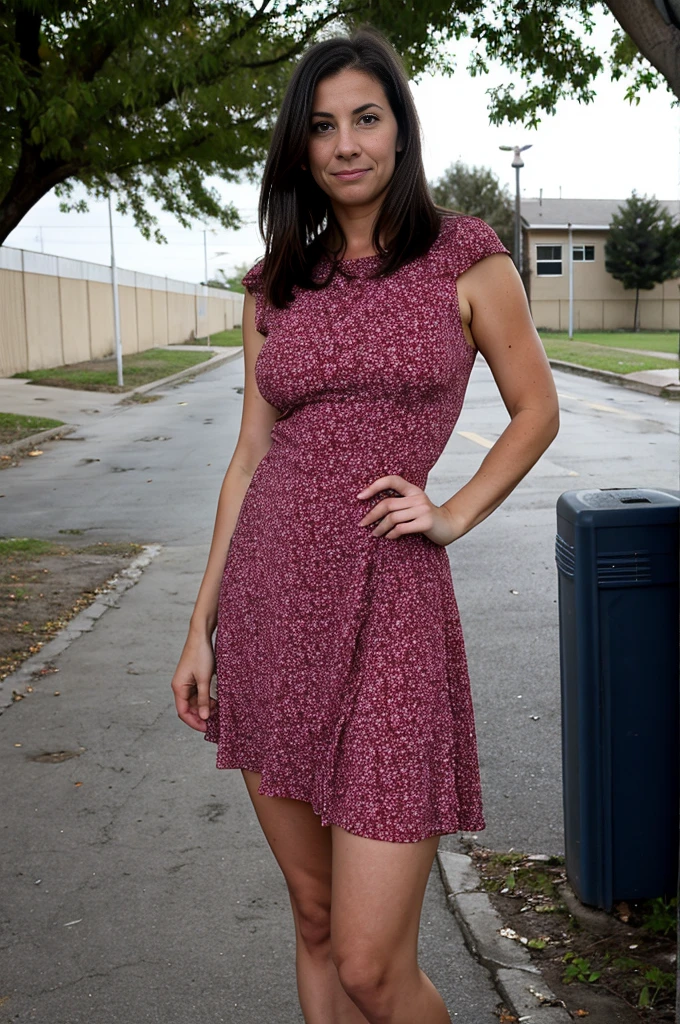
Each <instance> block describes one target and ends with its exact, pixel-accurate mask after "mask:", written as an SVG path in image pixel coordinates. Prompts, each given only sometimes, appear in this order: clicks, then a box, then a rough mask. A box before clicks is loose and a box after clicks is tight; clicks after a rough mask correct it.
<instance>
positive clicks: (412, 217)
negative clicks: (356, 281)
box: [259, 27, 440, 308]
mask: <svg viewBox="0 0 680 1024" xmlns="http://www.w3.org/2000/svg"><path fill="white" fill-rule="evenodd" d="M345 69H352V70H358V71H364V72H366V74H368V75H371V76H372V77H373V78H375V79H377V81H378V82H380V84H381V85H382V87H383V89H384V90H385V95H386V96H387V99H388V101H389V104H390V107H391V108H392V111H393V113H394V116H395V118H396V121H397V125H398V134H399V139H400V141H401V143H402V149H401V150H400V151H399V152H397V153H396V158H395V169H394V174H393V175H392V178H391V180H390V183H389V185H388V187H387V190H386V192H385V197H384V199H383V202H382V205H381V207H380V210H379V212H378V216H377V218H376V223H375V227H374V230H373V245H374V247H375V250H376V252H377V254H378V255H379V256H381V257H383V258H382V260H381V261H380V265H379V270H378V273H379V274H390V273H393V272H394V271H395V270H397V269H398V268H399V267H401V266H403V265H404V264H405V263H407V262H409V261H410V260H413V259H415V258H416V257H418V256H421V255H423V254H424V253H426V252H427V250H428V249H429V248H430V246H431V245H432V243H433V242H434V240H435V239H436V237H437V235H438V234H439V227H440V217H439V214H438V212H437V208H436V207H435V204H434V202H433V200H432V197H431V196H430V192H429V189H428V186H427V180H426V178H425V171H424V168H423V160H422V153H421V147H420V123H419V121H418V114H417V112H416V108H415V104H414V102H413V98H412V96H411V93H410V91H409V88H408V80H407V77H406V74H405V72H404V69H403V66H402V64H401V61H400V60H399V58H398V56H397V54H396V53H395V52H394V50H393V49H392V47H391V46H390V44H389V43H388V42H387V40H386V39H385V38H384V37H383V36H382V35H381V34H380V33H379V32H377V31H376V30H375V29H372V28H370V27H362V28H359V29H357V30H356V31H355V32H353V33H352V35H351V36H338V37H336V38H333V39H327V40H325V41H323V42H320V43H316V44H315V45H314V46H311V47H310V48H309V49H308V50H307V51H306V52H305V54H304V55H303V57H302V59H301V60H300V62H299V64H298V65H297V67H296V68H295V71H294V72H293V75H292V77H291V79H290V82H289V84H288V88H287V90H286V94H285V96H284V99H283V103H282V105H281V111H280V113H279V117H278V119H277V122H276V125H275V127H274V132H273V135H272V141H271V146H270V148H269V154H268V157H267V162H266V165H265V170H264V176H263V179H262V189H261V193H260V209H259V224H260V231H261V233H262V236H263V237H264V239H265V246H266V248H265V256H264V261H263V266H262V283H263V286H264V294H265V297H266V299H267V301H269V302H270V303H271V304H272V305H274V306H277V307H279V308H283V307H284V306H286V305H287V304H288V303H289V302H290V301H291V299H292V297H293V285H298V286H300V287H302V288H320V287H324V285H326V284H327V283H328V281H329V280H330V279H331V277H332V276H333V273H334V272H335V270H336V267H337V260H339V259H342V257H343V255H344V253H345V251H346V245H347V241H346V239H345V236H344V234H343V232H342V229H341V228H340V225H339V224H338V222H337V219H336V217H335V214H334V212H333V207H332V204H331V201H330V198H329V196H327V195H326V193H325V192H324V191H323V189H321V188H319V186H318V185H317V183H316V182H315V181H314V178H313V177H312V175H311V173H310V172H309V171H303V170H302V168H301V166H300V165H301V164H303V163H305V162H306V160H307V145H308V140H309V131H310V119H311V113H312V101H313V97H314V90H315V88H316V86H317V84H318V83H319V82H320V81H321V80H322V79H324V78H328V77H329V76H331V75H335V74H337V73H338V72H339V71H344V70H345ZM331 234H332V235H333V236H334V237H335V238H338V239H340V243H341V244H340V248H339V250H337V251H335V252H333V253H332V257H333V258H332V260H331V270H330V273H329V274H328V275H327V276H326V277H325V278H324V279H323V280H321V281H320V280H318V279H314V278H313V277H312V271H313V269H314V267H315V265H316V264H317V263H318V262H319V260H320V259H321V258H322V257H324V256H327V255H328V250H327V248H326V246H325V245H324V242H325V241H326V240H327V239H328V238H329V236H330V235H331ZM383 242H384V244H383Z"/></svg>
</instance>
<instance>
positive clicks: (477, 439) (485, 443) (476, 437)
mask: <svg viewBox="0 0 680 1024" xmlns="http://www.w3.org/2000/svg"><path fill="white" fill-rule="evenodd" d="M458 433H459V434H460V436H461V437H466V438H467V439H468V441H474V443H475V444H481V446H482V448H493V446H494V444H495V443H496V442H495V441H489V440H487V438H486V437H482V435H481V434H475V433H474V432H473V431H472V430H459V431H458Z"/></svg>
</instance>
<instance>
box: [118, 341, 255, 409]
mask: <svg viewBox="0 0 680 1024" xmlns="http://www.w3.org/2000/svg"><path fill="white" fill-rule="evenodd" d="M242 352H243V346H239V347H238V348H237V349H236V350H235V351H232V352H227V353H222V352H220V353H219V354H218V355H216V356H213V357H212V358H211V359H206V360H204V361H203V362H202V363H196V365H195V366H187V368H186V370H179V371H178V372H177V373H172V374H170V376H169V377H161V379H160V380H152V381H150V382H149V383H148V384H140V385H139V387H138V388H132V390H131V391H126V392H125V394H123V395H121V396H120V399H119V400H118V402H116V405H122V404H124V402H125V400H126V399H127V398H129V397H130V395H146V394H147V392H149V391H156V390H157V389H158V388H164V387H167V386H168V385H169V384H174V383H176V382H177V381H180V380H185V379H186V378H187V377H197V376H198V375H199V374H201V373H207V371H208V370H214V369H215V368H216V367H217V366H220V365H221V364H222V363H228V362H229V360H230V359H237V358H238V356H240V355H241V353H242Z"/></svg>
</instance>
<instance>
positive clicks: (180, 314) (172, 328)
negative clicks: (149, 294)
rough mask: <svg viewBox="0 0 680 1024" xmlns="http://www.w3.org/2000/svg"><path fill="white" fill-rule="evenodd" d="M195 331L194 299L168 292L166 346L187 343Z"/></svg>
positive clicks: (189, 296)
mask: <svg viewBox="0 0 680 1024" xmlns="http://www.w3.org/2000/svg"><path fill="white" fill-rule="evenodd" d="M195 330H196V297H195V296H194V295H182V294H181V293H180V292H168V344H169V345H173V344H177V342H180V341H187V340H188V338H189V336H190V334H191V332H192V331H195Z"/></svg>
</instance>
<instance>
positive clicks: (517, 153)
mask: <svg viewBox="0 0 680 1024" xmlns="http://www.w3.org/2000/svg"><path fill="white" fill-rule="evenodd" d="M498 148H499V149H502V150H505V152H507V153H513V154H514V155H513V158H512V166H513V167H514V168H515V243H514V246H513V248H514V252H513V254H512V255H513V259H514V261H515V266H516V267H517V269H518V271H519V272H520V274H521V273H522V228H521V216H522V214H521V211H520V191H519V172H520V168H521V167H524V160H522V155H521V154H522V153H523V152H524V150H525V149H531V144H529V145H528V146H499V147H498Z"/></svg>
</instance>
